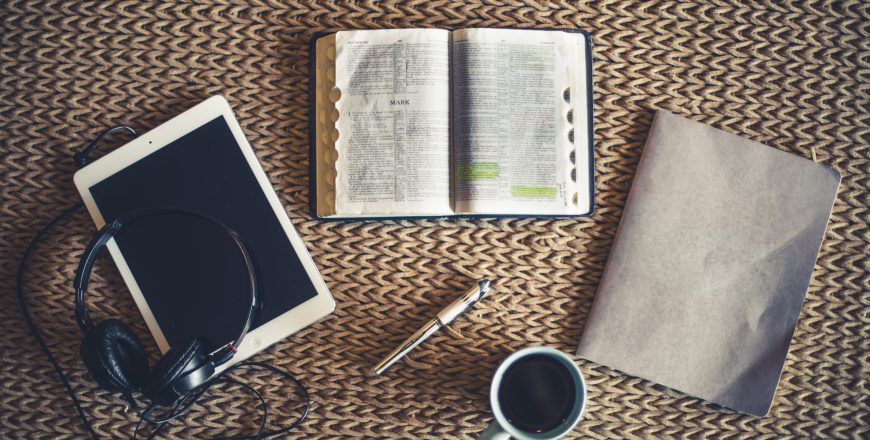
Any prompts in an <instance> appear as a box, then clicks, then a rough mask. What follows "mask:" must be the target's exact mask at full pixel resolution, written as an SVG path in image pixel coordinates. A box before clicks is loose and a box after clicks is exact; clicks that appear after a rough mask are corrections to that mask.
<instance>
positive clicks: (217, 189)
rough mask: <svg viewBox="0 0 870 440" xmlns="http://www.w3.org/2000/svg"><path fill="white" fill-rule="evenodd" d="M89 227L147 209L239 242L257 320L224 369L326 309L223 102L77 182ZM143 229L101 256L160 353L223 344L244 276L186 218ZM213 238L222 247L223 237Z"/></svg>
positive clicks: (96, 166) (166, 127)
mask: <svg viewBox="0 0 870 440" xmlns="http://www.w3.org/2000/svg"><path fill="white" fill-rule="evenodd" d="M75 184H76V187H77V188H78V190H79V193H80V194H81V196H82V199H83V200H84V203H85V206H86V207H87V209H88V212H89V213H90V215H91V217H92V218H93V219H94V222H95V223H96V225H97V227H98V228H99V227H102V226H103V225H104V224H105V223H106V221H107V220H112V219H115V218H117V217H119V216H121V215H124V214H128V213H130V212H135V211H140V210H144V209H148V208H155V207H172V208H179V209H188V210H194V211H198V212H202V213H205V214H208V215H210V216H212V217H215V218H216V219H218V220H220V221H222V222H223V223H225V224H226V225H228V226H229V227H230V228H232V229H233V230H235V231H236V232H238V234H239V236H240V237H241V239H242V241H243V242H244V243H245V245H246V246H247V247H248V250H249V251H250V254H251V257H252V259H253V261H254V265H255V267H256V271H257V274H256V276H257V281H258V285H259V293H260V299H261V302H262V308H261V310H260V311H259V316H258V319H257V321H256V322H255V325H254V329H253V330H251V332H250V333H249V334H248V336H247V337H246V338H245V340H244V342H243V343H242V345H241V346H240V347H237V348H238V350H239V353H238V354H237V355H236V356H235V357H234V359H233V361H234V362H236V361H239V360H242V359H245V358H247V357H249V356H251V355H252V354H254V353H256V352H257V351H260V350H262V349H264V348H266V347H268V346H269V345H271V344H274V343H275V342H278V341H279V340H281V339H283V338H285V337H286V336H288V335H290V334H291V333H293V332H296V331H298V330H299V329H301V328H303V327H305V326H307V325H309V324H312V323H314V322H315V321H318V320H319V319H321V318H323V317H324V316H326V315H328V314H329V313H330V312H332V311H333V310H334V309H335V302H334V300H333V299H332V296H331V295H330V293H329V290H328V289H327V287H326V284H325V283H324V282H323V279H322V278H321V276H320V273H319V272H318V270H317V268H316V267H315V265H314V262H313V261H312V259H311V256H310V255H309V254H308V251H307V250H306V248H305V244H304V243H303V242H302V240H301V239H300V238H299V235H298V234H297V233H296V230H295V229H294V228H293V225H292V224H291V223H290V219H289V218H288V217H287V214H286V213H285V211H284V208H283V207H282V206H281V203H280V201H279V200H278V197H277V195H276V194H275V191H274V189H273V188H272V186H271V184H270V183H269V180H268V178H267V177H266V174H265V173H264V172H263V168H262V167H261V166H260V163H259V162H258V161H257V157H256V156H255V155H254V152H253V150H251V146H250V145H249V144H248V141H247V140H246V139H245V136H244V134H243V133H242V129H241V127H239V123H238V122H237V121H236V119H235V117H234V116H233V112H232V109H231V108H230V106H229V104H228V103H227V101H226V99H224V98H223V97H221V96H214V97H212V98H209V99H208V100H206V101H204V102H202V103H200V104H199V105H197V106H195V107H193V108H191V109H190V110H188V111H186V112H184V113H182V114H181V115H178V116H176V117H175V118H172V119H171V120H169V121H168V122H166V123H164V124H163V125H161V126H159V127H157V128H155V129H154V130H151V131H150V132H148V133H145V134H143V135H141V136H139V137H138V138H136V139H135V140H133V141H132V142H130V143H128V144H126V145H124V146H123V147H121V148H118V149H117V150H115V151H113V152H111V153H109V154H107V155H105V156H104V157H102V158H101V159H99V160H97V161H95V162H93V163H91V164H90V165H88V166H86V167H84V168H82V169H81V170H80V171H78V172H77V173H76V174H75ZM160 217H161V216H158V217H154V218H153V220H152V219H149V220H147V221H146V220H142V221H141V222H139V223H136V224H134V225H131V226H130V227H129V228H127V229H125V230H124V231H122V232H121V233H120V234H119V235H118V236H117V237H116V238H115V239H114V240H112V241H111V242H109V244H108V249H109V252H110V253H111V255H112V258H113V259H114V261H115V263H116V265H117V266H118V269H119V270H120V272H121V275H122V277H123V279H124V281H125V283H126V284H127V287H128V288H129V289H130V292H131V293H132V295H133V299H134V300H135V302H136V305H137V306H138V307H139V310H140V311H141V312H142V316H143V317H144V318H145V321H146V322H147V324H148V327H149V329H150V330H151V333H152V334H153V335H154V339H155V340H156V341H157V345H158V346H159V347H160V350H161V351H163V352H164V353H165V352H166V351H167V350H168V349H169V347H170V346H172V345H176V344H180V343H182V342H183V341H184V340H185V339H186V338H188V337H193V336H196V337H203V338H205V339H206V340H208V341H211V342H212V343H214V344H223V343H226V342H227V341H229V340H231V339H232V338H233V336H234V334H235V333H238V330H239V328H240V326H241V322H243V321H242V320H243V316H244V314H245V313H246V312H247V304H246V301H247V291H246V290H245V279H246V272H245V267H244V265H243V264H242V263H241V261H240V259H239V256H238V253H237V252H234V251H233V250H232V246H230V245H229V244H228V243H229V239H228V238H227V237H226V236H225V233H224V232H222V231H219V230H218V228H216V227H212V228H211V229H209V228H204V227H203V225H202V223H196V220H195V219H193V218H192V217H190V218H188V220H187V221H185V220H184V218H187V217H184V216H178V217H179V218H163V219H161V218H160ZM221 234H223V235H224V236H222V235H221Z"/></svg>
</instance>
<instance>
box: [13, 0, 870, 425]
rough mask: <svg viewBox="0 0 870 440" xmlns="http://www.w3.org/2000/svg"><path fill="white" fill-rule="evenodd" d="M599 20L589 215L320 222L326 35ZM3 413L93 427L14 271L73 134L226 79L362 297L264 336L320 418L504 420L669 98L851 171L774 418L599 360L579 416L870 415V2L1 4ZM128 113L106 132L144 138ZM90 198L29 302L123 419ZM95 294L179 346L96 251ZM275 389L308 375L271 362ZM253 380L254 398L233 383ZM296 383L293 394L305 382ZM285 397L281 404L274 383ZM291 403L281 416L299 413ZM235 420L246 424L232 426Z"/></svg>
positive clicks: (52, 196)
mask: <svg viewBox="0 0 870 440" xmlns="http://www.w3.org/2000/svg"><path fill="white" fill-rule="evenodd" d="M472 26H477V27H520V28H583V29H586V30H588V31H590V32H591V34H592V36H593V39H594V43H595V46H594V60H595V61H594V62H595V75H594V82H595V115H594V116H595V128H596V132H595V162H596V167H595V173H596V176H595V179H596V200H595V203H596V205H597V209H596V211H595V214H594V215H593V216H592V217H591V218H585V219H580V218H578V219H558V220H554V219H474V220H468V219H435V220H414V221H357V222H321V221H316V220H313V219H312V217H311V215H310V213H309V210H308V201H309V193H308V156H307V151H308V149H307V139H308V138H307V124H308V116H307V99H308V97H307V90H308V89H307V87H308V80H307V78H308V76H307V74H308V56H307V48H308V42H309V39H310V37H311V36H312V35H313V34H314V33H315V32H318V31H336V30H341V29H363V28H382V27H391V28H397V27H441V28H457V27H472ZM0 42H2V43H0V148H2V151H0V158H2V165H0V166H2V168H0V172H2V176H3V177H2V184H0V197H2V210H0V212H2V222H0V246H2V247H3V249H2V252H0V275H2V278H0V279H2V284H0V286H2V296H0V314H2V315H0V325H2V336H0V353H2V354H0V357H2V370H0V374H2V376H0V383H2V387H3V388H2V389H3V391H2V398H0V418H2V423H0V437H4V438H34V437H45V438H81V437H84V436H85V435H86V433H85V431H84V430H83V428H82V426H81V425H80V423H79V421H78V419H77V418H76V417H75V410H74V408H73V406H72V404H71V402H70V401H69V399H68V398H67V396H66V394H65V393H64V389H63V387H62V386H61V383H60V381H59V380H58V378H57V376H56V375H55V374H54V372H53V371H52V370H51V367H50V365H49V363H48V361H47V360H46V358H45V357H44V356H43V354H42V353H41V352H40V351H39V350H38V348H37V346H36V342H35V340H34V338H33V337H32V336H31V335H30V334H29V333H28V331H27V330H26V327H25V325H24V320H23V318H22V317H21V314H20V309H19V305H18V302H17V300H16V299H15V295H14V290H13V286H14V272H15V269H16V267H17V264H18V260H19V258H20V256H21V254H22V252H23V250H24V247H25V245H26V244H27V242H28V241H29V239H30V238H31V237H32V236H33V235H34V234H35V232H36V231H37V229H38V228H39V227H40V226H41V225H42V224H43V223H44V222H46V221H47V220H48V219H50V218H51V217H53V216H54V215H56V214H57V213H58V212H59V211H61V210H62V209H63V208H65V207H67V206H70V205H71V204H73V203H74V202H76V201H77V200H78V196H77V193H76V191H75V189H74V187H73V184H72V174H73V172H74V171H75V168H74V165H73V163H72V161H71V160H70V158H69V155H70V153H71V152H72V151H73V150H75V149H79V148H82V147H83V146H84V145H85V144H86V143H87V142H88V141H89V140H90V139H91V138H92V137H93V136H94V135H95V134H96V133H97V132H99V131H100V130H102V129H103V128H104V127H105V126H107V125H110V124H118V123H128V124H131V125H133V126H135V127H136V128H137V129H139V130H140V132H142V131H145V130H147V129H150V128H152V127H154V126H156V125H158V124H160V123H161V122H163V121H165V120H167V119H169V118H170V117H172V116H173V115H176V114H178V113H180V112H182V111H184V110H185V109H187V108H189V107H190V106H192V105H194V104H195V103H197V102H199V101H201V100H203V99H204V98H206V97H208V96H210V95H213V94H223V95H225V96H226V97H227V98H228V99H229V101H230V103H231V104H232V106H233V108H234V110H235V112H236V115H237V117H238V119H239V121H240V122H241V125H242V127H243V128H244V131H245V134H246V135H247V137H248V139H249V140H250V142H251V144H252V145H253V147H254V149H255V150H256V153H257V156H258V157H259V159H260V161H261V162H262V164H263V166H264V167H265V170H266V173H267V174H268V175H269V178H270V179H271V181H272V183H273V184H274V186H275V188H276V189H277V192H278V194H279V196H280V198H281V201H282V202H283V204H284V206H285V208H286V211H287V215H289V216H290V218H291V219H292V221H293V224H294V225H295V226H296V228H297V229H298V230H299V232H300V234H301V235H302V237H303V238H304V240H305V243H306V245H307V246H308V249H309V250H310V252H311V254H312V255H313V257H314V260H315V262H316V263H317V266H318V267H319V268H320V270H321V271H322V273H323V277H324V278H325V279H326V282H327V284H328V285H329V287H330V289H331V290H332V292H333V294H334V296H335V299H336V302H337V304H338V306H337V309H336V311H335V313H334V314H332V315H331V316H330V317H329V318H328V319H326V320H325V321H323V322H321V323H318V324H316V325H314V326H312V327H310V328H308V329H306V330H304V331H302V332H300V333H298V334H295V335H293V336H291V337H289V338H287V339H286V340H284V341H283V342H281V343H280V344H278V345H277V346H275V347H273V348H271V349H270V350H268V351H267V352H265V353H262V354H260V355H258V356H257V357H256V359H257V360H260V361H264V362H270V363H272V364H275V365H278V366H281V367H283V368H287V369H289V370H290V371H292V372H293V373H295V374H297V375H298V376H299V377H300V378H301V379H302V380H303V381H304V383H305V384H306V385H307V386H308V389H309V391H310V393H311V396H312V399H313V404H312V408H311V414H310V416H309V418H308V420H307V421H306V422H305V423H304V425H303V426H302V427H301V428H300V429H299V430H297V431H295V432H294V433H293V434H292V436H293V437H297V438H303V437H304V438H348V437H369V438H471V437H474V436H476V435H477V434H478V433H479V432H480V431H481V430H482V429H483V428H484V426H485V425H486V424H487V423H488V422H489V421H490V419H491V417H492V416H491V415H490V413H489V408H488V403H487V392H488V387H489V380H490V378H491V377H492V374H493V372H494V370H495V367H496V366H497V365H498V363H499V362H500V361H501V360H502V359H503V358H504V357H505V356H506V355H508V354H509V353H511V352H512V351H514V350H516V349H518V348H521V347H524V346H529V345H542V344H545V345H550V346H554V347H557V348H560V349H562V350H565V351H567V352H573V350H574V347H575V346H576V344H577V342H578V339H579V336H580V335H581V334H582V331H583V325H584V322H585V320H586V316H587V314H588V311H589V306H590V304H591V301H592V299H593V297H594V295H595V290H596V286H597V283H598V280H599V278H600V276H601V272H602V269H603V267H604V265H605V262H606V260H607V256H608V251H609V249H610V245H611V242H612V240H613V236H614V232H615V231H616V226H617V223H618V221H619V218H620V214H621V212H622V208H623V206H624V203H625V199H626V194H627V192H628V189H629V187H630V185H631V181H632V177H633V175H634V171H635V169H636V166H637V163H638V159H639V157H640V154H641V150H642V146H643V142H644V139H645V136H646V132H647V129H648V127H649V124H650V121H651V116H652V113H653V111H654V110H656V109H665V110H669V111H671V112H674V113H677V114H680V115H683V116H686V117H689V118H691V119H694V120H697V121H701V122H705V123H708V124H711V125H713V126H715V127H718V128H722V129H724V130H726V131H729V132H732V133H736V134H739V135H741V136H744V137H747V138H749V139H752V140H756V141H760V142H763V143H765V144H768V145H770V146H772V147H775V148H778V149H781V150H784V151H788V152H790V153H794V154H797V155H800V156H804V157H811V148H815V151H816V153H817V159H818V161H819V162H821V163H824V164H827V165H830V166H832V167H834V168H836V169H838V170H839V171H840V172H841V173H842V174H843V182H842V186H841V189H840V193H839V196H838V199H837V202H836V204H835V206H834V213H833V218H832V219H831V222H830V224H829V226H828V231H827V234H826V237H825V241H824V244H823V247H822V249H821V253H820V255H819V259H818V263H817V264H816V267H815V271H814V274H813V281H812V283H811V284H810V287H809V292H808V294H807V298H806V302H805V303H804V306H803V311H802V314H801V318H800V321H799V323H798V327H797V330H796V331H795V334H794V339H793V341H792V345H791V352H790V354H789V356H788V359H787V361H786V364H785V371H784V372H783V374H782V379H781V381H780V386H779V390H778V392H777V395H776V399H775V402H774V405H773V409H772V411H771V413H770V415H769V416H768V417H765V418H753V417H749V416H745V415H741V414H738V413H735V412H733V411H730V410H727V409H723V408H720V407H717V406H715V405H712V404H708V403H705V402H703V401H701V400H699V399H696V398H693V397H690V396H687V395H683V394H680V393H678V392H675V391H671V390H669V389H667V388H664V387H661V386H659V385H655V384H653V383H650V382H647V381H644V380H641V379H637V378H634V377H630V376H626V375H624V374H622V373H620V372H617V371H613V370H611V369H609V368H607V367H604V366H601V365H596V364H594V363H591V362H587V361H584V360H581V359H577V362H578V363H579V365H580V366H581V368H582V370H583V373H584V374H585V376H586V378H587V380H588V384H589V405H588V410H587V412H586V416H585V418H584V419H583V421H582V422H581V424H580V425H579V427H578V428H577V429H576V430H575V432H574V435H575V436H577V437H595V438H598V437H608V438H669V437H690V438H723V437H727V438H769V437H795V438H811V437H838V438H847V437H848V438H861V437H863V438H867V437H868V436H870V429H868V423H870V397H868V396H870V391H868V388H870V385H868V376H870V374H868V368H870V366H868V357H870V354H868V348H870V314H868V307H870V276H868V272H870V270H868V269H870V268H868V264H870V263H868V262H870V259H868V256H867V254H868V243H870V229H868V217H870V210H868V204H870V203H868V202H870V200H868V198H870V192H868V186H870V179H868V171H870V147H868V143H870V142H868V141H870V127H868V126H870V116H868V115H870V97H868V94H870V47H868V46H870V4H868V3H867V2H863V1H815V2H795V3H790V2H780V1H773V0H772V1H762V2H757V3H751V2H729V1H722V0H699V1H662V2H660V1H654V0H649V1H599V2H589V3H580V4H576V3H568V2H556V1H554V2H540V3H535V2H528V3H526V2H520V1H512V0H488V1H484V2H481V3H478V2H462V1H445V0H440V1H423V0H421V1H409V2H395V3H394V2H389V3H387V2H384V3H376V2H353V3H340V4H339V3H326V2H323V3H314V2H311V3H309V2H302V1H292V0H291V1H270V0H264V1H250V2H248V1H245V0H218V1H211V0H207V1H206V0H200V1H195V2H188V1H179V2H164V3H161V2H145V1H143V2H138V1H132V0H131V1H127V0H122V1H115V2H103V1H86V2H81V3H77V2H72V1H68V2H64V1H57V2H53V1H47V0H46V1H17V0H5V1H3V2H2V3H0ZM123 141H124V139H122V138H121V137H120V136H119V137H117V138H114V139H112V140H111V142H109V143H108V144H107V145H106V146H105V148H104V149H103V150H102V151H101V153H100V154H103V153H104V152H105V151H107V150H108V149H111V148H113V147H114V146H117V145H119V144H120V143H122V142H123ZM93 229H94V228H93V224H92V223H91V221H90V219H89V218H87V217H86V215H85V214H83V213H79V214H76V215H74V216H73V217H72V218H71V219H70V220H69V221H66V222H64V223H62V224H61V225H59V228H57V229H56V230H55V232H53V233H51V234H50V236H49V238H48V241H46V242H45V243H44V244H43V245H42V246H41V247H39V249H38V250H37V252H36V254H35V255H34V257H33V260H32V263H31V266H30V271H29V272H28V276H27V280H26V288H27V291H28V301H29V304H30V306H31V307H32V309H33V311H34V312H35V318H36V321H37V323H38V324H39V325H40V326H41V328H42V331H43V333H44V335H45V337H46V339H47V341H48V344H49V346H50V349H51V350H52V352H53V353H54V354H55V356H57V357H58V359H59V361H60V362H61V363H62V365H63V366H64V370H65V372H66V374H68V375H69V376H70V377H71V379H72V384H73V388H74V389H75V391H76V392H77V393H78V394H79V395H80V396H81V398H82V399H83V400H84V407H85V410H86V412H87V414H88V415H89V416H90V417H91V418H92V420H93V422H94V424H95V426H96V430H97V431H98V433H99V434H100V435H101V436H104V437H106V438H115V437H120V438H124V437H127V436H129V435H130V433H131V431H132V429H133V426H134V423H135V417H134V416H133V414H132V412H130V411H125V404H124V402H123V400H122V399H121V398H120V397H119V396H118V395H116V394H112V393H109V392H105V391H101V390H98V389H97V388H96V386H95V384H94V383H93V382H92V381H91V379H90V377H89V376H88V374H87V373H86V372H85V370H84V366H83V365H82V362H81V360H80V359H79V356H78V345H79V340H80V335H79V331H78V329H77V327H76V325H75V323H74V321H73V314H72V299H73V296H72V292H71V288H70V285H71V280H72V277H73V271H74V268H75V263H76V259H77V257H78V256H79V255H80V253H81V251H82V249H83V247H84V246H85V244H86V242H87V241H88V239H89V237H90V234H91V233H92V232H93ZM481 276H488V277H490V278H492V279H493V280H495V285H494V293H493V294H492V295H491V297H488V298H487V299H486V300H484V301H483V302H482V303H481V304H480V305H479V306H478V307H476V308H475V309H474V311H473V312H472V313H469V314H468V315H467V316H465V317H463V318H460V319H458V320H457V321H456V323H455V324H454V326H453V331H442V332H440V333H439V334H437V335H436V336H435V337H433V338H431V339H430V340H429V341H428V342H426V343H425V344H423V345H422V346H420V347H419V348H418V349H417V350H415V351H414V352H413V353H412V354H411V355H410V356H409V357H408V358H406V359H405V360H404V361H403V363H402V365H401V366H399V367H396V368H393V369H391V370H390V371H389V373H388V374H386V375H384V376H381V377H377V378H371V377H368V375H367V371H368V370H369V369H370V368H371V366H372V365H373V364H374V363H375V362H377V361H378V360H379V359H380V358H381V357H382V356H383V355H384V354H385V353H386V352H387V351H389V350H390V349H392V347H394V346H395V345H396V344H398V343H399V342H400V341H401V340H402V339H403V338H404V337H406V336H407V335H408V333H409V332H410V331H412V330H413V329H414V328H415V327H416V326H419V325H420V324H421V323H423V322H424V321H425V320H426V319H428V318H429V317H430V316H431V315H432V314H433V313H434V312H435V311H436V310H438V309H439V308H440V307H443V306H444V305H445V304H447V303H448V302H449V301H450V300H451V299H452V298H453V297H454V296H455V295H456V294H457V292H459V291H460V290H461V289H462V288H463V287H464V286H466V285H467V284H468V283H469V281H471V280H472V279H475V278H477V277H481ZM93 292H94V294H93V300H92V301H91V303H92V307H93V308H94V309H95V314H96V316H98V317H108V316H120V317H122V318H123V319H124V320H125V321H126V322H129V323H132V324H133V326H134V328H135V329H136V330H137V332H138V333H139V334H140V336H141V337H142V338H143V340H146V341H149V345H151V346H150V350H151V353H152V356H153V357H152V362H153V359H156V357H157V352H156V348H155V347H154V346H153V343H152V342H151V338H150V337H149V336H148V333H147V330H146V328H145V326H144V324H143V323H142V321H141V319H140V317H139V315H138V312H137V311H136V309H135V306H134V305H133V302H132V300H131V299H130V297H129V295H128V294H127V292H126V289H125V288H124V286H123V283H122V282H121V280H120V276H119V275H118V273H117V271H116V270H115V269H114V266H113V265H112V264H111V262H110V261H109V260H108V259H107V258H106V259H104V260H103V261H101V262H100V263H98V268H97V271H96V274H95V280H94V285H93ZM242 379H245V380H247V381H252V382H255V383H256V384H258V386H259V387H260V388H261V389H264V390H266V391H267V394H268V396H267V397H268V399H269V402H270V403H271V404H272V405H273V412H277V413H278V414H277V415H278V416H279V417H280V416H285V417H292V416H294V415H296V414H297V413H296V411H297V409H296V407H295V406H294V405H292V402H293V400H292V399H293V396H294V395H295V394H294V393H295V391H296V390H295V389H294V388H293V387H292V386H290V385H284V384H281V383H280V382H277V381H275V380H272V379H271V378H270V377H268V376H266V375H263V374H249V375H246V376H245V377H243V378H242ZM224 391H225V392H223V393H218V394H215V395H214V396H213V397H212V398H210V399H205V400H203V402H202V404H200V405H197V406H195V407H194V408H193V409H192V410H191V412H190V414H189V415H188V416H186V418H185V419H184V421H175V422H173V423H172V425H171V427H170V428H168V429H167V430H166V432H165V433H164V434H165V436H166V437H179V438H206V437H211V436H215V435H220V434H235V433H240V434H241V433H252V432H254V431H255V430H256V427H257V425H258V423H259V418H258V417H259V413H258V412H257V405H256V403H255V401H253V399H250V398H249V397H250V396H249V395H248V394H246V393H245V391H244V390H243V389H241V388H232V387H230V388H225V389H224ZM234 397H237V399H236V398H234ZM288 402H289V403H288ZM281 404H286V406H285V407H283V409H280V408H279V409H276V408H274V407H275V405H281ZM272 420H273V421H274V420H278V421H276V422H275V423H274V424H272V425H270V426H272V427H279V426H280V423H281V421H280V420H279V419H272ZM226 429H230V430H231V431H226Z"/></svg>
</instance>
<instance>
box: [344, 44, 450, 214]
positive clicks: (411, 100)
mask: <svg viewBox="0 0 870 440" xmlns="http://www.w3.org/2000/svg"><path fill="white" fill-rule="evenodd" d="M449 39H450V33H449V32H448V31H444V30H438V29H387V30H365V31H343V32H338V33H337V34H336V62H335V83H336V89H333V91H332V95H331V96H330V99H331V100H334V101H336V102H335V107H336V110H337V112H338V114H337V116H338V120H337V121H336V123H335V127H336V132H334V133H333V136H337V138H336V139H334V140H335V147H336V151H337V154H338V156H337V160H336V165H335V166H336V173H337V174H336V181H335V187H336V193H335V206H336V213H337V215H339V216H402V215H450V214H452V213H453V210H452V206H451V205H452V203H451V202H452V200H451V194H450V193H451V185H450V132H449V121H450V113H449V112H450V91H449V82H450V71H449V64H450V63H449V58H448V56H449V49H450V43H449Z"/></svg>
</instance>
